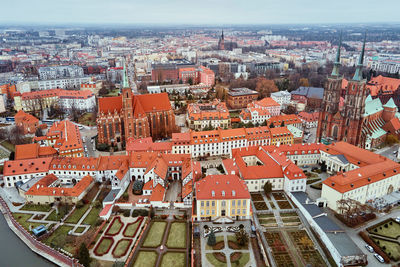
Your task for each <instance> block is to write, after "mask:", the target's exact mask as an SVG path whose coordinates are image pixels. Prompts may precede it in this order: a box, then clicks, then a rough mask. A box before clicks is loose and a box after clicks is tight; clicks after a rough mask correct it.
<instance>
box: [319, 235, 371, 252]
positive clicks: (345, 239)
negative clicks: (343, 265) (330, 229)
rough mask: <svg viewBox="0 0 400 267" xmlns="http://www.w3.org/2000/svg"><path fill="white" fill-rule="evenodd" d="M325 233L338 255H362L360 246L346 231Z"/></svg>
mask: <svg viewBox="0 0 400 267" xmlns="http://www.w3.org/2000/svg"><path fill="white" fill-rule="evenodd" d="M326 235H327V236H328V238H329V239H330V240H331V242H332V244H333V245H334V246H335V248H336V249H337V251H338V252H339V254H340V256H342V257H344V256H354V255H364V253H363V252H362V251H361V250H360V248H359V247H358V246H357V245H356V244H355V243H354V242H353V240H351V238H350V237H349V236H348V235H347V234H346V233H343V232H340V233H326Z"/></svg>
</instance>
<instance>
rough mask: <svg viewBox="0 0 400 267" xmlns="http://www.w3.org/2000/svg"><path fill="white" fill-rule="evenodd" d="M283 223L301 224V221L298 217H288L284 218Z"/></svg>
mask: <svg viewBox="0 0 400 267" xmlns="http://www.w3.org/2000/svg"><path fill="white" fill-rule="evenodd" d="M282 222H284V223H291V222H300V219H299V218H298V217H286V218H282Z"/></svg>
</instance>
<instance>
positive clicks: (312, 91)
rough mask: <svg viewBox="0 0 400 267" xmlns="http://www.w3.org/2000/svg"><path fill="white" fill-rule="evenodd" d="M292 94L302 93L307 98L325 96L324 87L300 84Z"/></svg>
mask: <svg viewBox="0 0 400 267" xmlns="http://www.w3.org/2000/svg"><path fill="white" fill-rule="evenodd" d="M291 94H292V95H302V96H305V97H307V98H316V99H322V98H323V97H324V88H321V87H304V86H300V87H299V88H297V89H296V90H294V91H292V92H291Z"/></svg>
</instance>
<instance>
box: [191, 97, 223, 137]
mask: <svg viewBox="0 0 400 267" xmlns="http://www.w3.org/2000/svg"><path fill="white" fill-rule="evenodd" d="M186 121H187V123H188V126H189V128H190V129H193V130H202V129H204V128H218V127H220V128H223V129H228V128H229V127H230V126H231V118H230V115H229V111H228V108H227V107H226V104H225V103H224V102H221V101H220V100H218V99H214V100H213V101H212V102H211V103H201V104H198V103H192V104H189V105H188V108H187V113H186Z"/></svg>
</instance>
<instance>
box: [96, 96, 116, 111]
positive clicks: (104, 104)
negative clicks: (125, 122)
mask: <svg viewBox="0 0 400 267" xmlns="http://www.w3.org/2000/svg"><path fill="white" fill-rule="evenodd" d="M98 106H99V112H103V113H108V112H110V113H114V111H117V112H118V113H119V112H121V110H122V96H112V97H100V98H99V105H98Z"/></svg>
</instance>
